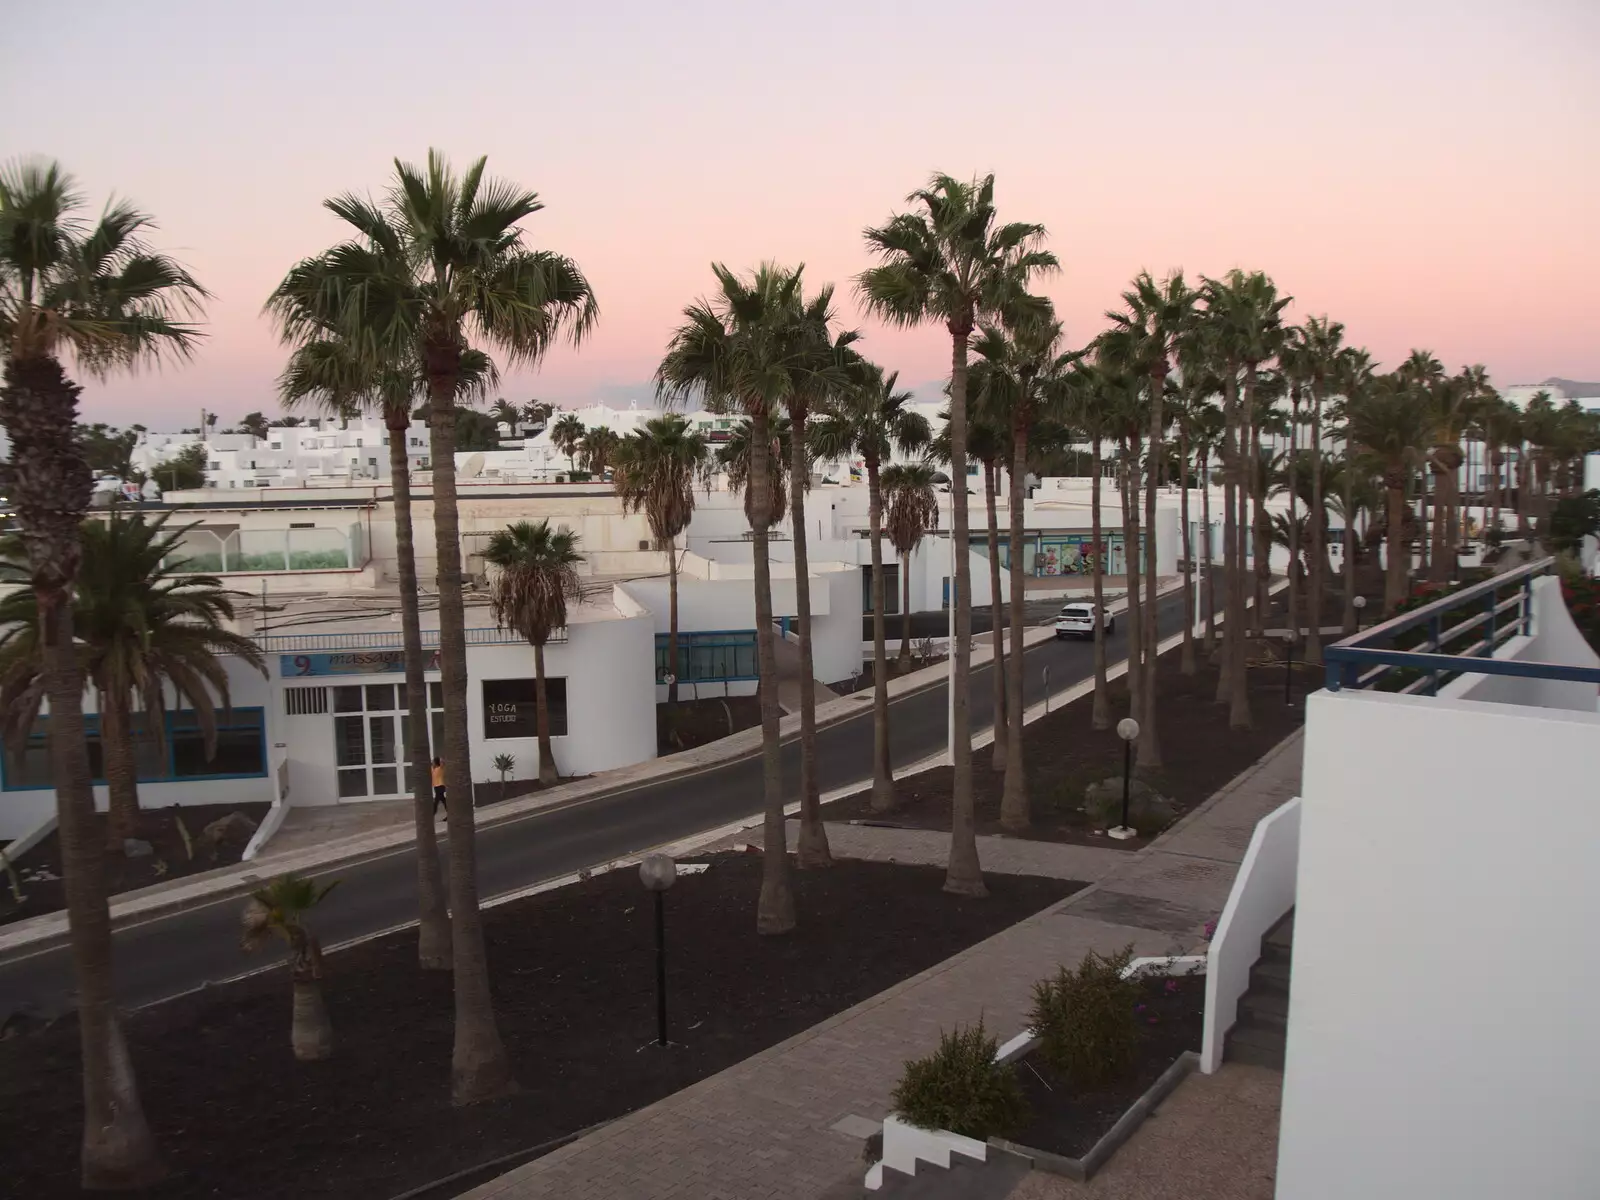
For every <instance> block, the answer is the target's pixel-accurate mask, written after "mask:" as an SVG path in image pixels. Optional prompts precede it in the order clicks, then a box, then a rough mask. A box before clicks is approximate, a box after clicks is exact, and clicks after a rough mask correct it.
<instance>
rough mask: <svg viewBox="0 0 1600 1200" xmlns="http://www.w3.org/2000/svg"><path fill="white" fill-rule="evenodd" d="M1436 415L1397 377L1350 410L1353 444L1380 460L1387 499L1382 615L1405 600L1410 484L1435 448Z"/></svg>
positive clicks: (1379, 385)
mask: <svg viewBox="0 0 1600 1200" xmlns="http://www.w3.org/2000/svg"><path fill="white" fill-rule="evenodd" d="M1435 420H1436V418H1435V416H1434V414H1433V413H1432V412H1431V411H1430V410H1429V408H1428V406H1427V405H1426V404H1424V403H1421V402H1420V401H1419V399H1418V396H1417V393H1416V389H1415V387H1414V386H1413V385H1412V384H1411V383H1410V382H1408V381H1407V380H1405V379H1402V378H1397V377H1396V376H1394V375H1385V376H1382V377H1380V378H1379V379H1378V380H1377V381H1376V384H1375V386H1374V387H1373V389H1372V390H1371V392H1370V393H1369V394H1368V395H1366V396H1364V397H1363V398H1362V399H1361V400H1360V401H1358V402H1356V403H1354V404H1352V405H1351V406H1350V411H1349V416H1348V422H1349V431H1350V440H1351V442H1352V443H1353V444H1354V445H1355V446H1356V447H1358V448H1359V449H1360V450H1362V451H1363V452H1364V453H1366V454H1369V455H1371V456H1372V458H1373V459H1375V460H1376V461H1377V462H1378V463H1379V464H1380V467H1381V469H1382V471H1383V486H1384V490H1385V493H1386V495H1387V497H1388V503H1387V511H1386V513H1385V517H1384V520H1385V539H1386V541H1387V558H1388V563H1387V572H1386V574H1385V577H1384V588H1383V611H1384V615H1385V616H1389V615H1392V614H1393V613H1394V611H1395V609H1396V608H1397V607H1398V606H1399V605H1400V602H1401V601H1402V600H1404V599H1405V598H1406V591H1407V579H1408V577H1409V575H1410V570H1411V547H1410V545H1409V543H1408V539H1407V537H1406V529H1405V525H1406V520H1405V518H1406V484H1407V482H1408V480H1409V479H1410V477H1411V473H1412V472H1413V471H1414V470H1416V467H1417V464H1418V463H1419V462H1421V461H1422V456H1423V453H1424V452H1425V450H1426V448H1427V447H1428V446H1429V445H1431V442H1430V440H1429V439H1430V438H1431V437H1432V435H1433V432H1434V429H1435Z"/></svg>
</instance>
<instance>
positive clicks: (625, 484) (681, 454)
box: [614, 413, 710, 704]
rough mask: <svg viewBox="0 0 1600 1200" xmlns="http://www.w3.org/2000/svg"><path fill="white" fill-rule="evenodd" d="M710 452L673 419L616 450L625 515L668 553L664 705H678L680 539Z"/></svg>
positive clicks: (648, 425) (637, 433)
mask: <svg viewBox="0 0 1600 1200" xmlns="http://www.w3.org/2000/svg"><path fill="white" fill-rule="evenodd" d="M709 461H710V451H709V447H708V446H707V444H706V439H705V437H704V435H703V434H699V433H696V432H694V431H693V430H691V429H690V428H689V422H688V421H686V420H684V419H683V418H682V417H680V416H679V415H678V414H677V413H668V414H667V415H666V416H664V417H652V418H651V419H650V420H649V421H646V422H645V426H644V428H643V429H636V430H634V431H633V433H632V434H630V435H629V436H628V437H627V438H625V439H624V440H623V442H622V444H621V445H620V446H618V447H617V457H616V468H615V472H614V475H615V482H616V489H617V495H618V496H620V497H621V498H622V508H623V511H624V512H630V513H636V512H643V513H644V515H645V520H647V521H648V522H649V523H650V536H651V537H653V538H654V539H655V543H656V549H658V550H665V551H666V552H667V596H668V600H667V613H668V616H667V674H668V675H669V676H670V677H671V680H672V682H670V683H669V684H667V703H668V704H676V703H677V702H678V538H679V536H680V535H681V534H682V533H683V531H684V530H686V529H688V528H689V521H690V519H691V518H693V516H694V488H695V484H696V483H701V482H704V480H705V476H706V471H707V467H708V464H709Z"/></svg>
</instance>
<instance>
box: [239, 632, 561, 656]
mask: <svg viewBox="0 0 1600 1200" xmlns="http://www.w3.org/2000/svg"><path fill="white" fill-rule="evenodd" d="M466 633H467V645H469V646H502V645H526V642H525V640H524V639H523V637H522V635H521V634H519V633H514V632H512V631H511V630H509V629H495V628H493V627H492V626H490V627H486V628H481V629H469V630H467V631H466ZM566 640H567V631H566V630H565V629H558V630H556V631H555V632H554V633H552V634H551V635H550V640H549V641H548V642H547V643H546V645H552V646H553V645H557V644H559V643H561V642H565V641H566ZM255 641H256V645H258V646H260V647H261V648H262V649H263V650H277V651H297V650H401V649H404V646H405V643H404V641H403V640H402V637H401V633H400V631H399V630H398V629H396V630H395V631H394V632H392V633H391V632H389V631H388V630H374V631H368V632H363V633H355V632H352V633H291V634H268V635H266V636H265V637H258V638H256V639H255ZM422 644H423V646H424V647H426V648H435V647H437V646H438V645H439V631H438V630H437V629H424V630H423V631H422Z"/></svg>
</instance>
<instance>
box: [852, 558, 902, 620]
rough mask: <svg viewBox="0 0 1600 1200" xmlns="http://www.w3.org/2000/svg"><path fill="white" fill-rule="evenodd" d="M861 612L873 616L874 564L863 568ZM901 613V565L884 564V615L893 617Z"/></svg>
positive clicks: (867, 564) (868, 564) (865, 565)
mask: <svg viewBox="0 0 1600 1200" xmlns="http://www.w3.org/2000/svg"><path fill="white" fill-rule="evenodd" d="M861 611H862V613H863V614H865V615H866V616H869V617H870V616H871V615H872V564H871V563H866V564H864V565H863V566H862V568H861ZM899 611H900V564H899V563H890V562H886V563H884V564H883V615H884V616H886V617H887V616H893V615H896V614H898V613H899Z"/></svg>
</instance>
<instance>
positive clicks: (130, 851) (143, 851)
mask: <svg viewBox="0 0 1600 1200" xmlns="http://www.w3.org/2000/svg"><path fill="white" fill-rule="evenodd" d="M122 853H123V854H125V855H127V857H129V858H149V857H150V855H152V854H154V853H155V847H154V846H152V845H151V844H150V843H149V842H141V841H140V840H139V839H138V838H123V839H122Z"/></svg>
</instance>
